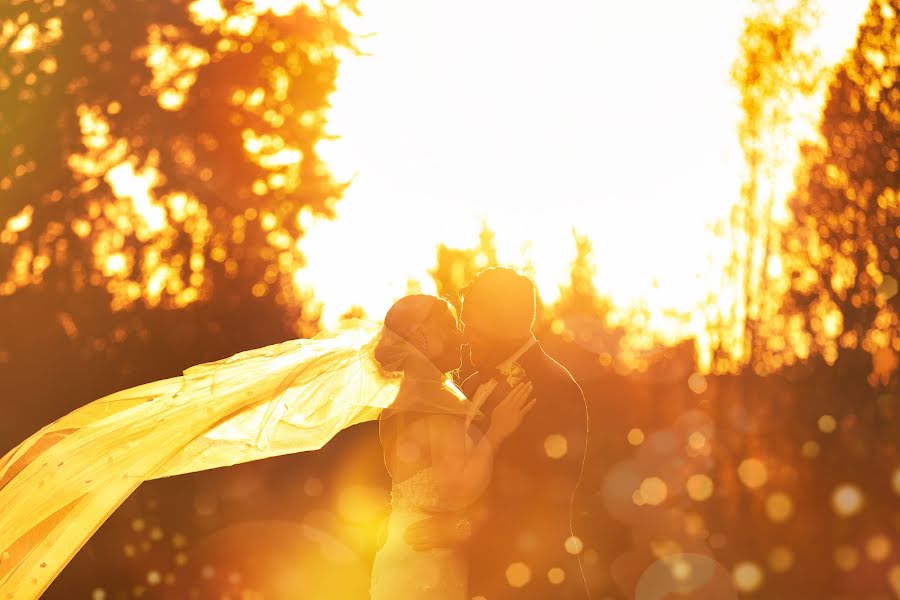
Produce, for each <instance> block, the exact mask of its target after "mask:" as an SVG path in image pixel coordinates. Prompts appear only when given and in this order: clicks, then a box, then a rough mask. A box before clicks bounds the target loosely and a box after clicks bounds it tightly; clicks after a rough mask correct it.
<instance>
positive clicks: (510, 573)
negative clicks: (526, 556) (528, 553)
mask: <svg viewBox="0 0 900 600" xmlns="http://www.w3.org/2000/svg"><path fill="white" fill-rule="evenodd" d="M506 581H507V582H508V583H509V585H511V586H512V587H514V588H520V587H523V586H524V585H525V584H527V583H528V582H529V581H531V568H530V567H529V566H528V565H526V564H525V563H523V562H514V563H512V564H510V565H509V566H508V567H506Z"/></svg>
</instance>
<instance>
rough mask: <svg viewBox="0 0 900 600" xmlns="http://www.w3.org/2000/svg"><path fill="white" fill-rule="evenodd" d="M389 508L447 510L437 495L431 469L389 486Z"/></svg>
mask: <svg viewBox="0 0 900 600" xmlns="http://www.w3.org/2000/svg"><path fill="white" fill-rule="evenodd" d="M391 507H392V508H394V509H401V510H415V511H418V510H441V509H442V508H447V507H446V506H445V505H444V504H443V503H442V502H441V498H440V494H438V489H437V484H436V483H435V481H434V472H433V469H432V468H431V467H426V468H424V469H422V470H421V471H417V472H416V473H415V474H413V475H411V476H410V477H407V478H406V479H404V480H403V481H401V482H400V483H395V484H394V485H392V486H391Z"/></svg>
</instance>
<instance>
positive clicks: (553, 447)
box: [544, 433, 569, 459]
mask: <svg viewBox="0 0 900 600" xmlns="http://www.w3.org/2000/svg"><path fill="white" fill-rule="evenodd" d="M568 450H569V442H568V440H566V436H564V435H560V434H558V433H553V434H551V435H548V436H547V437H546V439H544V453H545V454H546V455H547V456H549V457H550V458H554V459H559V458H562V457H563V456H565V455H566V452H568Z"/></svg>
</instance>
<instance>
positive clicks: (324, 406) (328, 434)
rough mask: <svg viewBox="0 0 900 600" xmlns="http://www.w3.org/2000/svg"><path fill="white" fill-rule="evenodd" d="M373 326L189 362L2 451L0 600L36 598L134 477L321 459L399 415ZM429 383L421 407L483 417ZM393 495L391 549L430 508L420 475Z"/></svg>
mask: <svg viewBox="0 0 900 600" xmlns="http://www.w3.org/2000/svg"><path fill="white" fill-rule="evenodd" d="M382 329H383V328H382V325H381V324H379V323H372V322H367V321H359V320H349V321H346V322H344V323H343V324H342V325H341V326H339V327H338V328H336V329H335V330H332V331H329V332H325V333H323V334H320V335H319V336H316V337H315V338H312V339H297V340H290V341H287V342H283V343H280V344H273V345H271V346H266V347H264V348H257V349H253V350H248V351H245V352H241V353H238V354H235V355H234V356H231V357H228V358H225V359H222V360H219V361H214V362H210V363H205V364H202V365H196V366H194V367H191V368H189V369H186V370H185V371H184V373H183V375H181V376H178V377H172V378H169V379H164V380H160V381H154V382H151V383H147V384H144V385H140V386H137V387H134V388H129V389H127V390H122V391H120V392H116V393H114V394H111V395H109V396H106V397H104V398H101V399H99V400H96V401H94V402H91V403H90V404H87V405H85V406H83V407H81V408H79V409H77V410H75V411H73V412H71V413H69V414H68V415H65V416H64V417H62V418H60V419H58V420H57V421H56V422H54V423H52V424H50V425H48V426H46V427H44V428H43V429H41V430H40V431H38V432H37V433H35V434H34V435H32V436H31V437H29V438H28V439H26V440H25V441H23V442H22V443H21V444H19V445H18V446H16V447H15V448H13V449H12V450H10V451H9V452H8V453H7V454H6V455H5V456H3V457H2V458H0V600H19V599H25V600H27V599H33V598H38V597H39V596H40V595H41V594H42V593H43V591H44V590H45V589H46V588H47V587H48V586H49V585H50V583H51V582H52V581H53V579H54V578H55V577H56V576H57V575H58V574H59V572H60V571H61V570H62V569H63V568H64V567H65V566H66V564H67V563H68V562H69V561H70V560H71V558H72V557H73V556H74V555H75V553H76V552H77V551H78V550H79V548H81V547H82V546H83V545H84V543H85V542H86V541H87V540H88V539H89V538H90V537H91V536H92V535H93V533H94V532H95V531H96V530H97V529H98V528H99V527H100V525H102V524H103V522H104V521H105V520H106V519H107V518H108V517H109V515H110V514H111V513H112V512H113V511H114V510H115V509H116V508H117V507H118V506H119V505H120V504H121V503H122V502H123V501H124V500H125V499H126V498H127V497H128V496H129V495H130V494H131V493H132V492H133V491H134V490H135V489H136V488H137V487H138V486H139V485H140V484H141V483H142V482H143V481H146V480H149V479H155V478H159V477H168V476H171V475H177V474H181V473H190V472H194V471H200V470H204V469H213V468H218V467H224V466H229V465H234V464H237V463H243V462H248V461H253V460H259V459H263V458H268V457H272V456H278V455H283V454H289V453H294V452H303V451H309V450H316V449H318V448H321V447H322V446H323V445H325V444H326V443H327V442H328V441H329V440H331V439H332V438H333V437H334V436H335V435H336V434H337V433H338V432H339V431H341V430H343V429H346V428H347V427H350V426H352V425H354V424H357V423H361V422H364V421H370V420H374V419H377V418H378V417H379V415H380V414H381V412H382V411H383V410H384V409H385V408H388V407H391V409H398V410H402V409H403V406H402V405H400V404H398V401H397V399H398V391H399V390H400V388H401V383H402V381H403V378H402V375H400V374H397V373H394V372H392V371H390V370H388V371H386V370H385V369H384V364H378V362H377V361H376V360H375V359H374V358H373V351H374V348H375V347H376V346H377V345H378V342H379V341H380V339H381V338H382V334H383V333H384V332H383V331H382ZM402 359H403V356H402V355H398V360H402ZM437 386H438V388H439V389H441V390H443V391H444V392H445V393H431V394H425V395H423V396H421V397H420V399H419V400H418V401H417V402H418V403H419V404H420V405H422V406H420V407H419V408H423V407H424V409H425V410H426V411H427V412H431V413H442V414H453V415H460V416H462V417H463V418H467V419H470V418H471V417H472V416H473V415H475V414H480V413H478V411H477V409H474V408H473V407H472V406H471V405H470V403H469V402H468V401H467V400H466V398H465V396H464V395H463V394H462V392H461V391H459V389H458V388H457V387H456V386H455V385H454V384H453V383H452V381H451V380H449V379H448V378H445V379H444V380H443V381H440V382H437ZM401 404H402V403H401ZM395 498H396V500H395V501H396V503H397V506H398V516H397V517H396V519H395V522H394V525H393V527H394V532H395V534H394V537H393V538H392V539H393V542H392V543H393V544H395V545H396V544H397V543H398V542H397V532H398V531H399V528H400V527H401V525H400V523H401V522H402V521H403V520H404V519H407V520H409V519H412V518H413V516H412V515H413V514H414V513H415V511H416V510H418V509H417V508H416V507H421V506H426V505H432V506H434V505H437V504H438V503H439V500H438V499H436V498H435V497H434V495H433V489H432V488H431V485H430V483H429V478H428V474H427V473H422V474H420V475H419V476H418V477H417V478H416V479H415V480H412V481H409V482H401V483H400V484H399V485H398V486H397V493H396V496H395ZM382 563H384V560H382ZM418 568H420V569H424V566H420V567H418ZM387 570H388V571H390V572H392V573H396V572H398V571H399V569H395V567H393V566H391V567H390V568H389V569H387ZM393 597H394V598H403V597H404V596H403V595H399V596H398V595H395V596H393ZM422 598H426V596H422ZM441 598H443V597H441Z"/></svg>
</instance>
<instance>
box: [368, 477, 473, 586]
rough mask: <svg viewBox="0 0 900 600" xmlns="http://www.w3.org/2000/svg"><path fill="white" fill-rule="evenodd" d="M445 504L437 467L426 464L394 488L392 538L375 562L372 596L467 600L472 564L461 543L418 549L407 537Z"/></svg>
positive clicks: (389, 525) (389, 519)
mask: <svg viewBox="0 0 900 600" xmlns="http://www.w3.org/2000/svg"><path fill="white" fill-rule="evenodd" d="M442 508H443V509H445V510H451V507H449V506H447V505H444V504H443V503H442V501H441V497H440V495H439V494H438V490H437V486H436V485H435V481H434V476H433V470H432V468H431V467H426V468H425V469H422V470H421V471H418V472H417V473H415V474H414V475H412V476H410V477H408V478H406V479H404V480H403V481H400V482H399V483H394V484H393V485H392V487H391V514H390V517H389V518H388V526H387V538H386V540H385V542H384V545H382V546H381V548H380V549H379V550H378V552H377V553H376V554H375V561H374V563H373V565H372V584H371V588H370V593H371V596H372V600H394V599H401V598H402V599H403V600H468V598H467V594H466V592H467V581H468V563H467V559H466V557H465V554H464V553H463V551H462V548H432V549H430V550H425V551H417V550H414V549H413V548H411V547H409V545H408V544H407V543H406V542H405V541H404V539H403V534H404V532H405V531H406V528H407V527H408V526H410V525H411V524H413V523H415V522H416V521H420V520H422V519H427V518H428V517H430V516H432V515H433V514H434V513H435V512H440V511H441V509H442Z"/></svg>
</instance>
